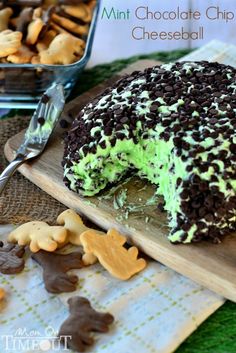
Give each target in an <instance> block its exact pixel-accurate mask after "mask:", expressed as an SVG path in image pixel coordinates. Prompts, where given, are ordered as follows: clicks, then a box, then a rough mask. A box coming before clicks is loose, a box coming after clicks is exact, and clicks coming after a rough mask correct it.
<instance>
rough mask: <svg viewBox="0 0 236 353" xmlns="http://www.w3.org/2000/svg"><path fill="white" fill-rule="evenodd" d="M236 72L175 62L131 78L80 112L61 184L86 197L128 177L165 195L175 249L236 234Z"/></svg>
mask: <svg viewBox="0 0 236 353" xmlns="http://www.w3.org/2000/svg"><path fill="white" fill-rule="evenodd" d="M235 78H236V69H234V68H233V67H231V66H227V65H223V64H219V63H215V62H213V63H209V62H207V61H200V62H177V63H174V64H164V65H161V66H155V67H153V68H148V69H146V70H145V71H144V72H138V71H136V72H133V73H132V74H131V75H129V76H126V77H124V78H122V79H121V80H119V81H118V82H117V83H116V84H115V85H114V86H113V87H111V88H108V89H106V90H105V92H104V93H103V94H101V95H99V96H98V97H96V98H95V99H94V100H93V101H92V102H91V103H89V104H87V105H86V106H85V107H84V108H83V110H82V111H81V112H80V113H79V114H78V116H77V118H76V119H75V121H74V122H73V124H72V128H71V130H70V131H69V132H68V134H67V136H66V138H65V152H64V158H63V163H62V164H63V167H64V181H65V184H66V185H67V186H68V187H69V188H70V189H71V190H73V191H76V192H78V193H80V194H82V195H84V196H91V195H95V194H97V193H99V192H100V191H101V190H103V189H104V188H105V187H106V186H107V185H110V184H111V183H117V182H119V180H121V179H122V178H123V177H124V176H125V175H126V174H127V173H129V175H130V174H134V175H138V176H140V177H141V178H146V179H147V180H149V181H150V182H151V183H152V184H155V185H156V188H157V190H156V192H157V194H158V195H162V196H163V197H164V201H165V202H164V205H163V207H160V206H159V208H161V210H162V209H164V210H165V211H167V213H168V219H169V226H170V233H169V236H168V238H169V239H170V241H172V242H173V243H178V242H183V243H190V242H197V241H200V240H203V239H207V240H209V239H210V240H212V241H213V242H219V238H220V237H221V236H222V235H224V234H227V233H228V232H231V231H235V230H236V135H235V128H236V80H235Z"/></svg>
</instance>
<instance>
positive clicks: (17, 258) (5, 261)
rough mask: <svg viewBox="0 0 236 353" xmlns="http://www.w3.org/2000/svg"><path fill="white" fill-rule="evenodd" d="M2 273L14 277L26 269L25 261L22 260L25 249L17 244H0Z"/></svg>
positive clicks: (0, 267)
mask: <svg viewBox="0 0 236 353" xmlns="http://www.w3.org/2000/svg"><path fill="white" fill-rule="evenodd" d="M0 246H1V247H0V272H1V273H4V274H7V275H12V274H15V273H19V272H21V271H22V270H23V269H24V266H25V261H24V259H22V257H23V255H24V253H25V249H24V247H23V246H19V245H15V244H6V245H3V243H2V242H1V244H0Z"/></svg>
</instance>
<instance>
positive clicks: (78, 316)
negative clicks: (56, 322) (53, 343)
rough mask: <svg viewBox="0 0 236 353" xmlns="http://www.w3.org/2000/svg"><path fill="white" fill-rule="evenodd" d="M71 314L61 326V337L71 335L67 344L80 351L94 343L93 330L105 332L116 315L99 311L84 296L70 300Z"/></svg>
mask: <svg viewBox="0 0 236 353" xmlns="http://www.w3.org/2000/svg"><path fill="white" fill-rule="evenodd" d="M68 304H69V310H70V316H69V317H68V319H67V320H66V321H64V322H63V324H62V325H61V327H60V330H59V337H62V339H63V336H64V337H65V336H70V337H71V338H69V339H67V346H68V347H69V348H70V349H73V350H75V351H78V352H84V350H85V349H86V347H87V346H90V345H92V344H93V342H94V339H93V337H91V333H92V332H101V333H105V332H107V331H108V330H109V325H110V324H112V323H113V321H114V317H113V316H112V315H111V314H108V313H99V312H97V311H96V310H94V309H93V308H92V306H91V304H90V302H89V301H88V299H86V298H83V297H73V298H70V299H69V300H68Z"/></svg>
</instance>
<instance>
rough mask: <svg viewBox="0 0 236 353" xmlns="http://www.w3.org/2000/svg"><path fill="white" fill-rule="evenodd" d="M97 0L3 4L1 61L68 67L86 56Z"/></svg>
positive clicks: (0, 8) (7, 0)
mask: <svg viewBox="0 0 236 353" xmlns="http://www.w3.org/2000/svg"><path fill="white" fill-rule="evenodd" d="M95 5H96V0H87V1H86V0H85V1H75V0H30V1H26V0H5V1H0V62H3V63H14V64H27V63H32V64H48V65H68V64H72V63H74V62H76V61H78V60H80V58H81V57H82V56H83V54H84V49H85V45H86V36H87V34H88V31H89V24H90V22H91V19H92V14H93V9H94V7H95Z"/></svg>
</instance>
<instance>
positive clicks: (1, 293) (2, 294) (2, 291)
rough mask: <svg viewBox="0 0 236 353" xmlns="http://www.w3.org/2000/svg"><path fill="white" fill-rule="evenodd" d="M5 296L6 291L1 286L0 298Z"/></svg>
mask: <svg viewBox="0 0 236 353" xmlns="http://www.w3.org/2000/svg"><path fill="white" fill-rule="evenodd" d="M5 296H6V292H5V290H4V289H3V288H0V300H3V299H4V298H5Z"/></svg>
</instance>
